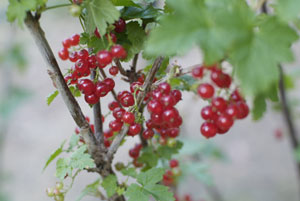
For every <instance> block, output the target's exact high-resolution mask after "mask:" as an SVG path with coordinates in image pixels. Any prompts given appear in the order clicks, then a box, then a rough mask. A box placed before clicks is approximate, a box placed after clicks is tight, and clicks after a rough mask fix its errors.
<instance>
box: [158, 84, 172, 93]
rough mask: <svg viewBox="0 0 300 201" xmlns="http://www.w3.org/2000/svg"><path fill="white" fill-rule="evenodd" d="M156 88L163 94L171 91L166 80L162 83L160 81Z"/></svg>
mask: <svg viewBox="0 0 300 201" xmlns="http://www.w3.org/2000/svg"><path fill="white" fill-rule="evenodd" d="M158 89H159V91H161V92H162V93H163V94H169V93H170V91H171V86H170V84H169V83H167V82H163V83H160V84H159V85H158Z"/></svg>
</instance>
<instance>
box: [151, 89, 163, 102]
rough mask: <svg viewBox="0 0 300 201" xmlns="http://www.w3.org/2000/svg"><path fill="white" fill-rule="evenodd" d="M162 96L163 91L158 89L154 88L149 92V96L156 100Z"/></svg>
mask: <svg viewBox="0 0 300 201" xmlns="http://www.w3.org/2000/svg"><path fill="white" fill-rule="evenodd" d="M162 96H163V93H162V92H161V91H160V90H159V89H155V90H154V91H152V92H151V97H152V98H153V99H156V100H160V99H161V97H162Z"/></svg>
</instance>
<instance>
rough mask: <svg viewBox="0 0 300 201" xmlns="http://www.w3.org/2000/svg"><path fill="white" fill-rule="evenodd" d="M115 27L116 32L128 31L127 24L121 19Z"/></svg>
mask: <svg viewBox="0 0 300 201" xmlns="http://www.w3.org/2000/svg"><path fill="white" fill-rule="evenodd" d="M114 25H115V32H117V33H122V32H124V31H125V29H126V22H125V20H123V19H122V18H120V19H119V20H118V21H117V22H115V23H114Z"/></svg>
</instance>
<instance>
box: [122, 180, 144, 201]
mask: <svg viewBox="0 0 300 201" xmlns="http://www.w3.org/2000/svg"><path fill="white" fill-rule="evenodd" d="M125 196H126V197H128V201H149V196H150V195H149V193H148V192H146V191H145V190H144V189H143V188H142V187H140V186H139V185H137V184H131V185H130V186H129V187H128V188H127V190H126V192H125Z"/></svg>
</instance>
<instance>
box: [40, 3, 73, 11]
mask: <svg viewBox="0 0 300 201" xmlns="http://www.w3.org/2000/svg"><path fill="white" fill-rule="evenodd" d="M71 5H72V4H71V3H66V4H59V5H55V6H49V7H46V8H44V10H43V11H46V10H51V9H55V8H62V7H67V6H71Z"/></svg>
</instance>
